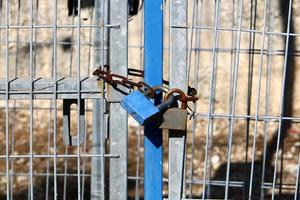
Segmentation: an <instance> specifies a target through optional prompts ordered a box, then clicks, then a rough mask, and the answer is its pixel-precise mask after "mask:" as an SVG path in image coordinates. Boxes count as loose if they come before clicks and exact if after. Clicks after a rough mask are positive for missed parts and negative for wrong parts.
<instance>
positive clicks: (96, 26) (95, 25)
mask: <svg viewBox="0 0 300 200" xmlns="http://www.w3.org/2000/svg"><path fill="white" fill-rule="evenodd" d="M78 27H79V28H114V29H119V28H120V24H98V25H97V24H59V25H55V24H52V25H51V24H40V25H33V26H30V25H8V26H7V25H2V26H0V29H6V28H8V29H30V28H33V29H38V28H51V29H52V28H56V29H58V28H74V29H75V28H76V29H78Z"/></svg>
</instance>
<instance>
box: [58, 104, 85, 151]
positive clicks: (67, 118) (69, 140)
mask: <svg viewBox="0 0 300 200" xmlns="http://www.w3.org/2000/svg"><path fill="white" fill-rule="evenodd" d="M72 104H76V105H78V102H77V99H64V100H63V141H64V143H65V145H69V146H73V145H74V146H76V145H77V137H79V144H82V143H83V142H84V138H85V115H84V99H81V100H80V109H79V110H80V111H79V116H78V117H79V129H80V130H79V133H77V134H76V136H72V135H71V133H70V122H71V105H72Z"/></svg>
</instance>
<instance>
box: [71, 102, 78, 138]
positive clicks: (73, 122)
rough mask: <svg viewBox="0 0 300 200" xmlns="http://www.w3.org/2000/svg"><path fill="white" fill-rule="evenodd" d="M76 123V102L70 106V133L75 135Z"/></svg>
mask: <svg viewBox="0 0 300 200" xmlns="http://www.w3.org/2000/svg"><path fill="white" fill-rule="evenodd" d="M77 124H78V105H77V104H76V103H73V104H71V106H70V135H71V136H72V137H75V136H76V135H77V132H78V131H77Z"/></svg>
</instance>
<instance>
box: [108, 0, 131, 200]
mask: <svg viewBox="0 0 300 200" xmlns="http://www.w3.org/2000/svg"><path fill="white" fill-rule="evenodd" d="M127 3H128V2H127V0H110V23H116V24H120V28H119V29H111V30H110V42H109V48H110V51H109V63H110V66H111V70H112V71H113V72H115V73H118V74H120V75H122V76H126V75H127V68H128V49H127V45H128V13H127V9H128V7H127V6H128V5H127ZM108 92H109V93H108V95H109V96H108V99H109V101H114V103H110V107H109V111H110V119H109V120H110V121H109V127H110V134H109V139H110V143H109V144H110V152H111V153H117V154H119V155H120V158H119V159H116V160H111V161H110V183H109V199H110V200H119V199H127V134H128V130H127V112H126V111H125V110H124V109H123V108H122V107H121V105H120V103H119V102H120V99H121V98H122V97H123V95H122V94H120V93H119V92H118V91H116V90H115V89H113V88H112V87H109V91H108Z"/></svg>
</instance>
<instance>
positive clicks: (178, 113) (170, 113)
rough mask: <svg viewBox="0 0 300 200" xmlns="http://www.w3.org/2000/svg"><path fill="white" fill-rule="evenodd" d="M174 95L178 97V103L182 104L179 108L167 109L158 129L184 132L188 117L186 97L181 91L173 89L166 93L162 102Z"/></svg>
mask: <svg viewBox="0 0 300 200" xmlns="http://www.w3.org/2000/svg"><path fill="white" fill-rule="evenodd" d="M174 93H177V94H179V95H180V101H181V102H182V103H181V108H178V107H172V108H169V109H167V110H166V112H165V113H164V114H163V119H162V123H161V124H160V126H159V128H162V129H172V130H183V131H184V130H186V126H187V115H188V112H187V96H186V95H185V93H184V92H183V91H182V90H180V89H178V88H174V89H171V90H170V91H169V92H167V93H166V95H165V97H164V101H167V100H168V99H169V98H170V97H171V95H173V94H174Z"/></svg>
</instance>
